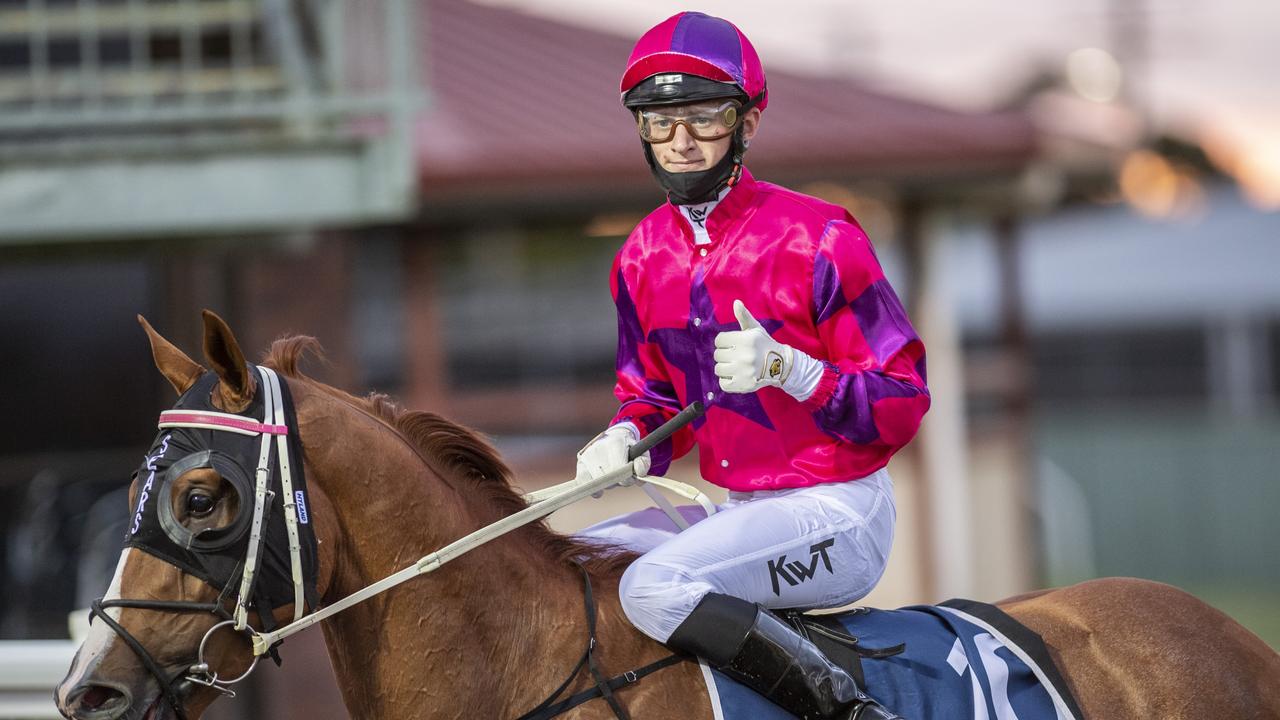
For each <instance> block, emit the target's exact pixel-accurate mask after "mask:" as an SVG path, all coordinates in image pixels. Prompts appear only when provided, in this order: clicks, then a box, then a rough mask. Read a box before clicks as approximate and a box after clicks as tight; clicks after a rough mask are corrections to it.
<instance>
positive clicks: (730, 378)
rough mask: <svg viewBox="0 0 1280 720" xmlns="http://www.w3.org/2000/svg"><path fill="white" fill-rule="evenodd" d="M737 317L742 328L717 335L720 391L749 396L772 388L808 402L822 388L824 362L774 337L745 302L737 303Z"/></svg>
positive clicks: (717, 370) (717, 374) (735, 302)
mask: <svg viewBox="0 0 1280 720" xmlns="http://www.w3.org/2000/svg"><path fill="white" fill-rule="evenodd" d="M733 314H734V316H736V317H737V318H738V325H739V326H741V327H742V329H741V330H729V331H725V332H722V333H719V334H717V335H716V352H715V360H716V367H715V373H716V377H718V378H720V389H721V390H724V391H725V392H731V393H749V392H755V391H756V390H759V389H760V388H762V387H765V386H767V385H772V386H774V387H780V388H782V389H783V390H786V391H787V392H788V393H789V394H791V396H792V397H795V398H796V399H797V400H802V401H803V400H806V399H808V397H809V396H810V395H812V394H813V391H814V390H815V389H816V388H817V386H818V380H819V379H820V378H821V375H822V363H820V362H818V361H817V360H815V359H813V358H811V357H809V356H808V355H806V354H805V353H803V352H800V351H799V350H796V349H795V348H793V347H791V346H790V345H786V344H784V343H780V342H778V341H777V340H774V339H773V338H772V337H770V335H769V333H768V332H766V331H765V329H764V328H763V327H761V326H760V323H759V322H758V321H757V320H756V319H755V318H754V317H752V316H751V312H750V311H748V310H747V306H746V305H743V304H742V301H741V300H734V301H733Z"/></svg>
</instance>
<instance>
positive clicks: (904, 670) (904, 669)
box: [702, 600, 1083, 720]
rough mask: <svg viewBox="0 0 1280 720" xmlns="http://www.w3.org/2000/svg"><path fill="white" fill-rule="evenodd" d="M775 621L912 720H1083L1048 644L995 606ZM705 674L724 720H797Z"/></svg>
mask: <svg viewBox="0 0 1280 720" xmlns="http://www.w3.org/2000/svg"><path fill="white" fill-rule="evenodd" d="M776 612H777V614H778V615H780V616H781V617H782V618H783V619H784V620H785V621H786V622H788V623H790V624H791V626H792V627H793V628H795V629H796V631H797V632H799V633H800V634H802V635H803V636H805V637H806V638H808V639H809V640H810V641H811V642H813V643H814V644H815V645H816V646H817V647H818V648H819V649H820V650H822V652H823V653H824V654H826V655H827V657H828V658H829V659H830V660H831V661H832V662H834V663H836V664H837V665H840V666H841V667H842V668H844V669H845V670H846V671H848V672H849V674H850V675H852V676H853V677H854V679H856V680H857V682H858V684H859V686H860V687H862V688H864V689H865V691H866V692H867V694H869V695H871V696H872V697H874V698H875V699H876V700H878V701H880V702H881V703H882V704H883V705H884V706H885V707H887V708H889V709H890V710H892V711H893V712H894V713H896V714H898V715H901V716H903V717H906V718H911V719H912V720H919V719H922V718H929V719H930V720H975V718H996V717H1000V718H1017V720H1081V718H1083V714H1082V713H1081V712H1080V708H1079V705H1078V704H1077V703H1076V701H1075V698H1074V697H1073V696H1072V695H1071V691H1070V689H1069V688H1068V686H1067V684H1066V681H1065V679H1063V677H1062V675H1061V673H1059V671H1058V669H1057V667H1056V666H1055V665H1054V663H1053V660H1052V658H1051V657H1050V656H1049V651H1048V649H1047V648H1046V647H1045V645H1044V642H1043V641H1042V640H1041V638H1040V636H1038V635H1036V634H1035V632H1033V631H1032V630H1030V629H1029V628H1027V627H1025V626H1024V625H1022V624H1021V623H1019V622H1018V621H1017V620H1014V619H1013V618H1012V617H1010V616H1009V615H1008V614H1006V613H1005V612H1004V611H1002V610H1000V609H999V608H997V607H995V606H994V605H989V604H986V603H980V602H975V601H970V600H949V601H947V602H945V603H942V604H940V605H918V606H912V607H906V608H902V609H899V610H878V609H874V608H858V609H856V610H852V611H850V612H845V613H839V614H829V615H810V614H807V613H803V612H800V611H797V610H783V611H776ZM702 671H703V677H704V679H705V680H706V682H707V689H708V693H709V695H710V700H711V704H712V708H713V710H714V716H715V719H716V720H747V719H748V718H749V719H750V720H793V718H792V717H791V716H790V715H788V714H787V713H786V712H785V711H783V710H782V709H781V708H779V707H778V706H776V705H774V704H773V703H771V702H769V701H768V700H765V699H764V698H763V697H761V696H760V695H757V694H756V693H755V692H753V691H751V690H750V689H748V688H746V687H745V686H742V685H740V684H738V683H736V682H734V681H733V680H731V679H729V677H727V676H726V675H723V674H722V673H720V672H718V671H716V670H714V669H712V668H711V667H710V666H708V665H706V664H703V666H702Z"/></svg>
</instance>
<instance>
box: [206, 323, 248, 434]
mask: <svg viewBox="0 0 1280 720" xmlns="http://www.w3.org/2000/svg"><path fill="white" fill-rule="evenodd" d="M203 316H204V356H205V358H206V359H207V360H208V361H209V364H210V365H212V366H213V371H214V372H216V373H218V377H219V378H220V379H221V380H222V382H220V383H218V397H219V399H221V401H222V402H221V406H222V409H223V410H225V411H227V412H240V411H241V410H243V409H245V408H246V407H248V406H249V401H251V400H253V379H252V378H251V377H250V376H249V366H248V364H247V363H245V361H244V353H242V352H240V344H239V343H237V342H236V336H235V335H233V334H231V328H229V327H227V323H226V322H224V321H223V319H222V318H220V317H218V316H217V314H215V313H214V312H213V311H212V310H205V311H204V313H203Z"/></svg>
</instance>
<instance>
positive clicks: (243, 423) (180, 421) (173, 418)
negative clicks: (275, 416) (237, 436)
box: [159, 410, 289, 435]
mask: <svg viewBox="0 0 1280 720" xmlns="http://www.w3.org/2000/svg"><path fill="white" fill-rule="evenodd" d="M159 425H160V427H171V426H174V425H219V426H222V427H226V428H232V429H235V430H240V431H242V432H253V433H268V434H271V435H288V434H289V428H288V426H286V425H268V424H266V423H260V422H258V421H257V420H250V419H249V418H246V417H240V416H238V415H223V414H221V413H203V412H193V411H190V410H165V411H164V412H162V413H160V423H159Z"/></svg>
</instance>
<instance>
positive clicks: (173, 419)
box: [91, 366, 714, 720]
mask: <svg viewBox="0 0 1280 720" xmlns="http://www.w3.org/2000/svg"><path fill="white" fill-rule="evenodd" d="M257 370H258V372H259V374H260V375H261V377H262V383H261V387H262V388H263V389H264V392H263V404H264V410H263V420H262V421H261V422H258V421H255V420H252V419H250V418H247V417H244V416H243V415H235V414H230V413H221V412H214V411H209V410H166V411H164V412H162V413H160V422H159V423H158V426H159V427H160V428H198V429H204V430H215V431H224V432H231V433H236V434H240V435H250V436H252V435H261V436H262V444H261V446H260V449H259V453H258V458H257V466H256V472H255V484H254V507H253V520H252V524H251V526H250V528H251V529H250V535H249V543H248V549H247V550H246V552H245V558H244V561H243V563H242V565H241V566H242V567H243V570H242V572H241V576H240V583H239V592H238V593H237V595H236V601H235V606H234V609H233V610H232V611H228V610H227V609H226V601H227V599H228V596H229V594H230V591H231V589H232V587H233V586H234V584H235V580H236V578H235V574H234V572H233V573H232V576H231V577H230V578H229V579H228V581H227V584H226V585H225V586H224V587H223V589H222V591H221V593H220V594H219V596H218V598H217V600H216V601H215V602H212V603H196V602H187V601H164V600H131V599H110V600H104V599H99V600H97V601H95V602H94V603H93V604H92V607H91V618H93V617H98V618H102V619H103V621H104V622H105V623H107V625H108V627H110V628H111V629H112V630H113V631H115V632H116V634H118V635H119V636H120V637H121V638H123V639H124V641H125V643H126V644H127V645H129V647H130V648H131V649H132V650H133V651H134V652H135V653H137V655H138V657H139V658H140V659H141V660H142V663H143V665H144V666H145V667H146V669H147V670H148V672H150V673H151V674H152V676H154V677H155V679H156V681H157V682H158V683H159V686H160V691H161V695H162V697H163V699H164V700H165V701H166V702H168V703H169V705H170V706H171V707H172V709H173V711H174V713H175V715H176V716H177V717H178V718H179V720H185V718H186V715H185V713H184V712H183V710H182V702H181V700H180V699H179V697H178V691H177V690H176V689H175V686H176V685H177V683H178V682H179V681H182V680H185V681H188V682H191V683H195V684H199V685H204V686H207V687H210V688H213V689H214V690H217V691H218V692H221V693H223V694H225V695H229V696H232V697H234V696H235V692H234V691H232V690H231V689H230V687H229V686H231V685H233V684H235V683H238V682H240V681H242V680H244V679H245V678H247V677H248V676H249V674H250V673H251V672H252V671H253V670H254V668H256V667H257V665H258V661H259V660H260V659H261V658H262V656H263V655H266V654H271V655H272V657H273V658H274V659H275V660H276V662H277V664H278V663H279V656H277V655H276V654H275V648H276V646H277V645H278V644H279V643H280V642H281V641H283V640H284V638H286V637H288V636H290V635H294V634H296V633H298V632H300V631H302V630H305V629H306V628H308V627H311V626H312V625H315V624H317V623H319V622H320V621H321V620H324V619H326V618H329V617H331V616H333V615H335V614H337V613H339V612H342V611H343V610H345V609H347V608H349V607H351V606H353V605H356V604H357V603H360V602H362V601H364V600H367V599H369V598H371V597H374V596H375V595H378V594H380V593H383V592H386V591H387V590H390V589H391V588H393V587H396V586H397V585H400V584H401V583H404V582H406V581H408V580H411V579H413V578H415V577H418V576H419V575H424V574H426V573H429V572H432V571H435V570H438V569H439V568H440V567H442V566H443V565H444V564H445V563H447V562H449V561H450V560H454V559H456V558H457V557H459V556H461V555H463V554H464V553H467V552H469V551H471V550H474V549H476V548H477V547H480V546H481V545H483V544H485V543H487V542H489V541H491V540H494V539H496V538H498V537H501V536H503V535H505V534H507V533H509V532H511V531H512V530H515V529H517V528H520V527H523V526H524V525H527V524H529V523H532V522H535V521H537V520H540V519H541V518H543V517H545V516H547V515H550V514H551V513H553V512H555V511H556V510H559V509H560V508H563V507H565V506H566V505H569V504H572V503H574V502H577V501H579V500H582V499H583V498H586V497H588V496H590V495H597V494H599V493H601V492H603V491H604V490H607V489H609V488H610V487H613V486H615V485H618V484H620V483H622V482H625V481H627V480H629V479H632V478H634V466H633V464H632V461H634V460H635V459H636V458H638V457H640V456H642V455H644V454H645V453H646V452H648V451H649V450H651V449H652V448H653V447H654V446H656V445H657V444H658V443H660V442H662V441H664V440H666V439H667V438H669V437H670V436H671V435H673V434H674V433H675V432H676V431H677V430H679V429H680V428H682V427H684V426H685V425H687V424H688V423H689V422H691V421H692V420H693V419H694V418H696V417H698V416H699V415H701V414H702V412H703V405H702V403H700V402H695V403H693V404H691V405H689V406H688V407H686V408H684V409H683V410H681V411H680V412H679V413H678V414H677V415H676V416H675V417H673V418H672V419H671V420H669V421H667V422H666V423H664V424H663V425H661V426H660V427H658V428H657V429H655V430H654V431H653V432H651V433H649V434H648V435H647V436H645V437H644V438H643V439H642V440H640V441H639V442H637V443H636V444H635V445H633V446H632V447H631V449H630V451H629V453H628V462H627V463H626V464H625V465H623V466H622V467H620V468H618V469H616V470H613V471H611V472H609V473H606V474H604V475H602V476H600V477H598V478H595V479H593V480H587V481H583V482H578V481H577V480H573V481H570V482H567V483H563V484H561V485H557V486H555V487H553V488H548V489H547V490H544V491H541V492H540V493H533V494H530V495H529V496H526V499H528V500H529V501H530V502H531V504H530V506H529V507H527V508H525V509H524V510H521V511H520V512H518V513H515V514H513V515H509V516H507V517H505V518H503V519H502V520H499V521H497V522H495V523H492V524H490V525H488V526H486V527H483V528H481V529H479V530H476V531H475V532H472V533H470V534H468V535H466V536H464V537H462V538H460V539H458V540H456V541H454V542H452V543H450V544H448V545H446V546H445V547H443V548H441V549H440V550H437V551H435V552H433V553H430V554H428V555H425V556H423V557H422V558H420V559H419V560H418V561H417V562H415V563H414V564H413V565H411V566H409V567H406V568H404V569H403V570H401V571H399V572H397V573H394V574H392V575H390V576H388V577H386V578H383V579H382V580H380V581H378V582H375V583H373V584H371V585H369V586H367V587H365V588H363V589H361V590H358V591H356V592H354V593H352V594H351V595H348V596H347V597H345V598H342V599H341V600H339V601H338V602H336V603H334V604H332V605H329V606H327V607H324V608H322V609H320V610H317V611H315V612H313V613H311V614H309V615H304V609H305V606H306V602H305V598H306V587H305V585H304V582H303V563H302V559H301V542H300V538H299V531H298V521H299V517H298V506H297V502H296V500H295V495H294V490H293V482H292V472H291V469H290V465H289V447H288V442H287V440H288V435H289V432H290V430H289V427H288V420H287V413H286V408H285V401H284V394H283V392H282V390H281V382H280V378H279V376H278V375H277V374H276V372H275V371H274V370H271V369H270V368H266V367H261V366H258V367H257ZM273 445H274V446H275V447H276V449H277V453H276V459H277V461H278V463H279V471H280V472H279V475H280V482H281V488H280V489H281V491H282V494H283V495H284V498H283V503H282V504H283V514H284V520H285V526H286V530H287V534H288V541H289V563H290V568H291V573H290V575H291V577H290V580H291V582H292V587H293V595H294V603H293V606H294V617H293V621H292V622H291V623H289V624H287V625H285V626H284V627H281V628H278V629H276V630H274V631H270V632H260V631H259V630H257V629H255V628H253V627H252V626H250V625H249V623H248V610H249V607H250V605H251V604H252V599H253V597H254V590H255V588H254V582H255V579H256V578H257V570H258V565H259V560H260V556H261V555H262V550H263V546H264V544H265V540H266V536H265V535H264V533H263V525H264V522H265V520H266V508H267V506H268V505H269V504H270V503H271V502H272V501H273V500H274V493H273V491H272V490H271V489H270V487H269V485H270V481H271V476H272V473H271V469H272V453H271V450H272V446H273ZM299 460H301V458H300V457H299ZM658 484H660V485H662V486H663V487H666V488H668V489H672V490H675V491H677V492H679V493H680V494H682V495H685V496H686V497H690V498H692V499H696V500H698V502H700V503H701V504H702V505H703V506H704V507H707V509H708V513H710V512H712V511H714V507H713V506H710V502H709V501H708V500H707V499H706V498H705V496H704V495H702V494H701V493H700V492H697V491H696V490H694V489H693V488H691V487H688V486H685V485H683V484H682V483H676V482H675V481H671V480H665V479H662V482H660V483H658ZM663 509H664V510H667V511H668V514H671V515H673V516H675V517H678V516H677V515H675V513H674V510H673V509H668V508H666V507H664V508H663ZM304 522H305V520H304ZM579 568H580V569H582V571H583V577H584V581H585V583H586V585H585V588H586V590H585V592H586V609H587V625H588V636H589V637H588V644H587V649H586V651H585V652H584V653H583V656H582V659H581V660H580V661H579V662H578V664H577V666H576V667H575V668H574V670H573V673H572V674H571V675H570V677H569V678H568V679H567V680H566V681H565V682H564V683H563V684H562V685H561V686H560V687H559V688H558V689H557V690H556V692H555V693H553V694H552V695H551V696H550V697H548V698H547V699H546V700H544V701H543V702H542V703H541V704H540V705H539V706H538V708H535V710H534V711H531V713H529V714H526V716H524V717H528V718H530V720H532V719H533V718H539V719H542V718H550V717H553V716H554V715H557V714H559V713H561V712H564V711H566V710H568V709H569V708H572V707H575V706H577V705H579V704H581V703H583V702H586V701H587V700H590V699H592V698H594V697H598V696H603V697H604V698H605V699H606V701H607V702H608V703H609V705H610V707H611V708H612V709H613V711H614V713H615V714H616V715H617V717H618V718H619V719H620V720H628V718H627V715H626V711H625V710H624V709H623V708H622V707H621V705H619V704H618V702H617V700H616V699H615V698H614V697H613V690H615V689H617V688H619V687H622V686H624V685H626V684H629V683H632V682H636V681H637V680H639V678H641V677H643V676H645V675H648V674H649V673H651V672H654V671H656V670H659V669H661V668H663V667H666V666H668V665H671V664H674V663H675V662H678V661H679V660H681V659H682V658H681V657H680V656H677V655H672V656H670V657H668V658H665V659H664V660H660V661H658V662H656V663H652V664H650V665H648V666H645V667H643V668H640V669H638V670H634V671H628V672H626V673H623V674H622V675H620V676H617V677H614V678H611V679H608V680H605V679H604V678H603V677H602V676H601V674H600V670H599V667H598V666H597V665H596V662H595V658H594V656H593V654H592V653H593V651H594V649H595V647H596V645H597V643H596V639H595V626H596V610H595V600H594V597H593V595H592V592H591V581H590V578H589V577H587V575H586V570H585V568H582V566H581V565H579ZM109 608H136V609H142V610H157V611H168V612H183V613H187V612H209V613H212V614H213V615H215V616H217V617H218V618H221V622H218V623H216V624H214V625H213V627H211V628H209V630H208V631H207V632H206V633H205V635H204V637H203V638H202V639H201V641H200V645H199V647H198V650H197V656H196V662H195V663H193V664H191V665H190V666H188V667H187V668H186V669H185V670H182V671H179V672H177V673H175V674H173V675H172V676H170V675H168V674H167V673H166V672H165V671H164V669H163V668H161V667H160V664H159V663H158V662H157V661H156V659H155V658H154V656H152V655H151V653H150V652H148V651H147V649H146V648H145V647H144V646H143V645H142V643H141V642H139V641H138V640H137V638H135V637H133V635H132V634H131V633H130V632H129V631H128V630H127V629H126V628H125V627H124V626H122V625H121V624H120V623H119V622H117V621H116V620H115V619H114V618H112V617H110V616H109V615H108V614H107V612H106V610H107V609H109ZM259 616H260V617H261V618H262V619H263V622H264V623H267V622H270V609H268V610H267V612H265V613H259ZM227 626H230V627H231V629H233V630H235V631H237V632H241V633H243V634H245V635H246V636H247V637H248V639H249V640H250V642H251V645H252V652H253V662H252V663H251V664H250V665H249V668H248V669H247V670H245V671H244V673H242V674H241V675H239V676H238V677H235V678H231V679H226V678H220V677H218V674H217V673H216V672H214V671H212V670H211V669H210V666H209V664H208V663H207V662H205V659H204V650H205V646H206V644H207V643H208V641H209V638H210V637H211V636H212V635H213V633H214V632H216V631H217V630H219V629H220V628H223V627H227ZM583 664H586V665H587V666H588V667H589V669H590V670H591V674H592V677H593V678H594V679H595V681H596V684H595V687H594V688H593V689H592V690H589V691H586V692H585V693H578V694H577V695H574V696H572V697H570V698H568V699H567V700H564V701H562V702H560V703H556V704H554V705H552V703H553V701H554V700H555V698H557V697H559V696H560V694H561V693H562V692H564V690H565V688H567V687H568V686H569V684H570V683H572V681H573V678H574V677H577V675H578V673H579V672H581V670H582V666H583ZM547 713H550V714H547Z"/></svg>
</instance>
